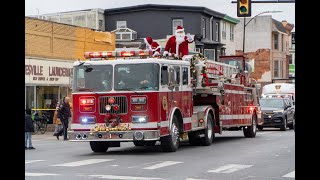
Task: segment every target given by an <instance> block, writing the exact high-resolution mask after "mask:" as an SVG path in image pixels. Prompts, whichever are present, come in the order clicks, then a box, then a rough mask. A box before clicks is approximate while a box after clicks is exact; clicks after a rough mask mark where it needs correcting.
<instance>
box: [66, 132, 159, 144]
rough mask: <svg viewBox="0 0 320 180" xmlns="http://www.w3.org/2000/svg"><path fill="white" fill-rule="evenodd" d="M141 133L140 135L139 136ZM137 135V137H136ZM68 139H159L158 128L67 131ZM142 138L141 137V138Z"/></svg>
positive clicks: (86, 140)
mask: <svg viewBox="0 0 320 180" xmlns="http://www.w3.org/2000/svg"><path fill="white" fill-rule="evenodd" d="M141 135H142V137H141ZM138 137H139V139H137V138H138ZM68 138H69V141H72V142H89V141H122V142H126V141H135V140H145V141H152V140H159V139H160V133H159V131H158V130H137V131H135V130H131V131H108V132H90V131H68ZM141 138H142V139H141Z"/></svg>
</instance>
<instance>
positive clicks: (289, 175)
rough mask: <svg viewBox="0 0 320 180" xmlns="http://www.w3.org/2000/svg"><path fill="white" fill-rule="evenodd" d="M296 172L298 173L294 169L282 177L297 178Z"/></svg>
mask: <svg viewBox="0 0 320 180" xmlns="http://www.w3.org/2000/svg"><path fill="white" fill-rule="evenodd" d="M295 174H296V173H295V171H292V172H291V173H288V174H286V175H284V176H282V177H288V178H295Z"/></svg>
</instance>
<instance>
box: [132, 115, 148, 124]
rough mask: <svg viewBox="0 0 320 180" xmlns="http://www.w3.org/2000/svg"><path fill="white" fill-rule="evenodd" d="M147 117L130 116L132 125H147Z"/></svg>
mask: <svg viewBox="0 0 320 180" xmlns="http://www.w3.org/2000/svg"><path fill="white" fill-rule="evenodd" d="M147 122H148V118H147V116H132V123H147Z"/></svg>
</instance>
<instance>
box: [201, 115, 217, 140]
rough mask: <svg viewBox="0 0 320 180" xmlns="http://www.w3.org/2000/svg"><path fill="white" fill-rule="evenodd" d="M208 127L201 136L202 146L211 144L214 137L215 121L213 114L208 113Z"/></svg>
mask: <svg viewBox="0 0 320 180" xmlns="http://www.w3.org/2000/svg"><path fill="white" fill-rule="evenodd" d="M207 121H208V122H207V128H206V129H205V130H204V137H202V138H200V144H201V145H202V146H210V145H211V144H212V141H213V139H214V135H215V134H214V131H213V129H214V123H213V118H212V116H211V114H210V113H209V114H208V118H207Z"/></svg>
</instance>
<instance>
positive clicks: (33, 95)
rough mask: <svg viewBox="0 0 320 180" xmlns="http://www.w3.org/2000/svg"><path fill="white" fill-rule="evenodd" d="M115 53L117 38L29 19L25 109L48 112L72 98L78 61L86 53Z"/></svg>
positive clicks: (27, 20) (93, 31) (82, 58)
mask: <svg viewBox="0 0 320 180" xmlns="http://www.w3.org/2000/svg"><path fill="white" fill-rule="evenodd" d="M114 49H115V34H114V33H109V32H98V31H95V30H93V29H89V28H84V27H77V26H72V25H66V24H61V23H56V22H51V21H47V20H40V19H35V18H30V17H26V18H25V107H26V108H35V109H48V108H50V105H51V104H52V103H54V102H55V101H61V99H62V98H63V97H64V96H70V94H71V89H70V77H71V76H72V74H73V70H72V65H73V63H74V61H76V60H78V59H80V60H84V59H85V58H84V56H83V55H84V52H86V51H107V50H110V51H112V50H114Z"/></svg>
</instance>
